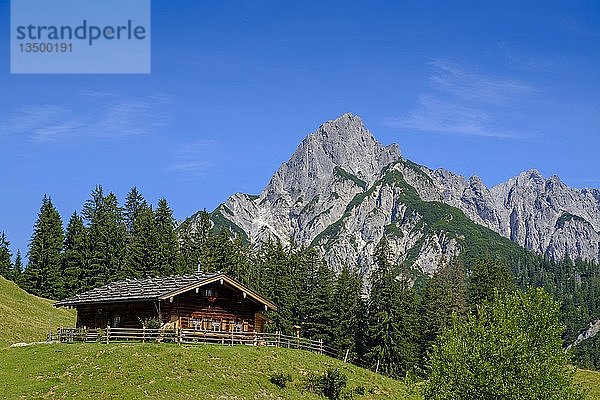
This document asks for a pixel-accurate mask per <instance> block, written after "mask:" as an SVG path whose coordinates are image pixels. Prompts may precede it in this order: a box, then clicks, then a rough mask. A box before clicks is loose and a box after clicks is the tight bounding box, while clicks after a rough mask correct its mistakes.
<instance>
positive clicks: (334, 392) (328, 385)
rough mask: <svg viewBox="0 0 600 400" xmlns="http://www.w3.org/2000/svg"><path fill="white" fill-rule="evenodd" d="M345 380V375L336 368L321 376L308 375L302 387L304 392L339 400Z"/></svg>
mask: <svg viewBox="0 0 600 400" xmlns="http://www.w3.org/2000/svg"><path fill="white" fill-rule="evenodd" d="M347 380H348V379H347V378H346V375H344V374H343V373H342V372H340V370H339V369H338V368H329V369H328V370H327V371H325V373H324V374H323V375H315V374H311V375H309V377H308V378H307V380H306V383H305V385H304V387H305V389H306V390H309V391H311V392H314V393H318V394H321V395H323V396H325V397H327V398H328V399H330V400H339V399H341V395H342V390H343V389H344V388H345V387H346V382H347Z"/></svg>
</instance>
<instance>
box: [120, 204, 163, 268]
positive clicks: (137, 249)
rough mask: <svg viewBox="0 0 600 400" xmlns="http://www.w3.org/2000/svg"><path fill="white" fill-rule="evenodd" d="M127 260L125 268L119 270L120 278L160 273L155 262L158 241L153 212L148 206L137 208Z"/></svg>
mask: <svg viewBox="0 0 600 400" xmlns="http://www.w3.org/2000/svg"><path fill="white" fill-rule="evenodd" d="M127 261H128V263H127V268H126V270H124V271H120V274H119V275H120V278H126V277H136V278H139V277H145V276H160V275H162V271H161V270H160V266H159V265H158V263H157V261H158V242H157V232H156V225H155V223H154V213H153V212H152V209H151V208H150V207H143V208H141V209H139V210H138V215H137V217H136V219H135V221H134V223H133V228H132V232H131V241H130V244H129V259H128V260H127Z"/></svg>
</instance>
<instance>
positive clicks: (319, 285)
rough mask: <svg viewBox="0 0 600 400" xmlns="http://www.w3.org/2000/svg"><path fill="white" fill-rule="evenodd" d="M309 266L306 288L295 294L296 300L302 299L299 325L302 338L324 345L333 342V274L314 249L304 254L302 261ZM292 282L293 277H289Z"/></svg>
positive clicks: (334, 320)
mask: <svg viewBox="0 0 600 400" xmlns="http://www.w3.org/2000/svg"><path fill="white" fill-rule="evenodd" d="M302 263H303V264H304V265H308V266H309V270H310V269H311V270H312V273H311V274H309V275H308V276H307V278H308V280H307V283H308V285H307V287H306V288H305V290H304V291H303V292H302V293H297V294H296V296H295V299H292V300H296V299H297V298H303V299H304V300H305V301H304V304H303V313H304V315H303V323H302V325H301V327H302V332H303V334H304V336H306V337H308V338H311V339H322V340H323V341H325V342H326V343H331V342H332V340H333V336H334V335H333V326H334V324H335V323H336V316H335V315H334V313H333V308H332V304H333V301H332V298H333V272H332V271H331V269H329V266H328V265H327V264H326V263H324V262H323V261H322V260H321V259H320V257H319V255H318V254H317V252H316V250H315V249H309V250H306V251H305V252H304V257H303V260H302ZM290 279H291V280H293V279H295V277H294V276H293V275H291V276H290Z"/></svg>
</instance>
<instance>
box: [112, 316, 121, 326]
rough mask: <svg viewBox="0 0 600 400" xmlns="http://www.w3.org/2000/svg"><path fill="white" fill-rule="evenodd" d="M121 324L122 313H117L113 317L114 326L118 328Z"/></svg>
mask: <svg viewBox="0 0 600 400" xmlns="http://www.w3.org/2000/svg"><path fill="white" fill-rule="evenodd" d="M120 326H121V316H120V315H115V316H114V317H113V323H112V327H113V328H118V327H120Z"/></svg>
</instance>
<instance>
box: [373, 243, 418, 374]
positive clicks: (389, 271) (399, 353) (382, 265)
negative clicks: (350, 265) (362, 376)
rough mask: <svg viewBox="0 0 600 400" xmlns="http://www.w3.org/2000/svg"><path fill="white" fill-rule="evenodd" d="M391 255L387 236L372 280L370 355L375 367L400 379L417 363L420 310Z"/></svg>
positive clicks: (376, 262)
mask: <svg viewBox="0 0 600 400" xmlns="http://www.w3.org/2000/svg"><path fill="white" fill-rule="evenodd" d="M390 254H391V251H390V248H389V245H388V242H387V239H386V238H385V236H384V237H383V238H382V239H381V241H380V242H379V244H378V245H377V248H376V251H375V255H374V258H375V264H376V266H375V268H374V270H373V272H372V274H371V279H370V280H371V292H370V296H369V310H368V324H369V328H368V329H369V331H368V333H369V350H368V353H367V355H366V356H367V359H368V360H369V362H370V364H371V366H372V367H373V368H376V369H377V366H379V368H378V369H379V371H380V372H381V373H383V374H385V375H388V376H391V377H395V378H399V377H402V376H404V375H405V374H406V373H407V372H408V371H411V370H413V369H414V368H415V366H416V365H417V361H418V355H419V351H418V337H417V311H416V298H415V295H414V292H413V291H412V290H411V289H410V288H409V287H408V286H409V285H408V282H406V281H404V280H403V279H402V278H401V279H400V280H398V279H397V278H398V276H397V274H396V272H395V268H394V266H393V264H392V263H391V261H390Z"/></svg>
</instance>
